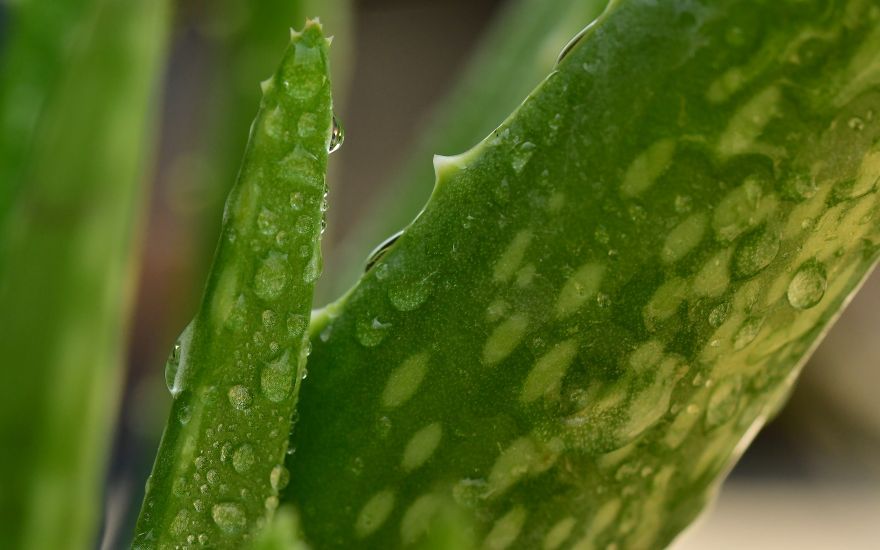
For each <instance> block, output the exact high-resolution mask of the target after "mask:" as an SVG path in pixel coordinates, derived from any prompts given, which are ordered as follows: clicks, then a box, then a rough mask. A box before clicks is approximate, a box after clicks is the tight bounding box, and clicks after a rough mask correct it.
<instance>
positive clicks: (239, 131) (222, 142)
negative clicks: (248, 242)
mask: <svg viewBox="0 0 880 550" xmlns="http://www.w3.org/2000/svg"><path fill="white" fill-rule="evenodd" d="M350 3H351V2H350V0H263V1H261V2H248V1H246V0H222V1H217V2H212V3H211V4H210V5H209V6H208V13H207V16H208V18H209V21H211V22H210V23H208V26H209V27H211V28H214V32H213V34H214V35H215V39H216V41H217V42H218V44H217V60H216V62H215V65H216V71H215V74H213V75H212V77H213V82H214V84H213V85H212V93H211V95H210V104H209V107H208V109H207V112H206V113H205V115H204V117H205V119H206V131H205V135H204V137H203V138H202V143H201V148H200V152H199V161H198V162H197V163H196V167H195V173H194V174H191V173H184V174H183V175H185V176H187V177H194V179H196V181H197V182H199V187H198V193H197V195H198V201H199V204H200V206H201V209H200V220H198V221H199V227H198V229H199V233H200V235H199V237H200V238H199V241H198V243H197V246H198V249H197V250H196V255H195V259H196V260H197V261H198V262H197V263H198V264H199V266H201V268H199V266H197V269H196V270H195V271H196V272H198V273H202V272H204V271H206V270H207V267H208V265H209V263H210V260H211V254H212V253H213V251H214V246H215V243H216V242H217V238H218V236H219V227H218V224H217V221H218V220H219V219H220V216H221V212H222V205H223V200H224V198H225V197H226V195H227V194H228V192H229V189H230V187H231V185H232V183H233V181H234V178H233V176H234V174H235V173H236V170H237V169H238V165H239V163H240V161H241V152H242V151H243V150H244V147H245V145H246V143H247V142H246V139H247V131H248V127H249V126H250V123H251V121H252V120H253V113H254V111H255V109H256V108H257V106H258V105H259V102H260V90H259V88H258V87H257V86H256V85H255V84H254V83H255V82H258V81H259V80H261V79H263V78H265V77H266V75H267V74H271V72H272V70H274V63H275V57H276V52H278V51H280V50H281V49H282V48H283V47H284V32H285V31H286V29H287V24H286V22H287V21H302V20H305V18H306V17H316V16H320V20H321V23H322V24H323V25H324V27H325V28H326V29H328V32H330V31H332V32H333V33H334V34H336V35H337V36H339V37H340V40H337V41H336V44H334V46H333V48H331V50H330V54H329V55H330V66H331V67H332V69H333V82H334V88H335V89H336V90H344V89H345V87H346V82H347V80H348V74H349V70H348V68H349V65H350V56H351V46H350V45H351V43H352V40H351V38H350V36H351V5H350ZM230 26H231V27H232V28H231V29H230V28H226V30H222V29H223V28H224V27H230ZM336 104H337V106H338V105H339V104H340V97H339V93H337V94H336ZM190 183H191V182H190Z"/></svg>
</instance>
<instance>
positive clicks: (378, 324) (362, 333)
mask: <svg viewBox="0 0 880 550" xmlns="http://www.w3.org/2000/svg"><path fill="white" fill-rule="evenodd" d="M390 328H391V323H383V322H382V321H380V320H379V318H378V317H373V318H364V319H359V320H358V321H357V324H356V326H355V335H356V336H357V339H358V342H360V343H361V345H362V346H364V347H368V348H372V347H375V346H378V345H379V344H380V343H381V342H382V340H384V339H385V336H386V335H387V333H388V329H390Z"/></svg>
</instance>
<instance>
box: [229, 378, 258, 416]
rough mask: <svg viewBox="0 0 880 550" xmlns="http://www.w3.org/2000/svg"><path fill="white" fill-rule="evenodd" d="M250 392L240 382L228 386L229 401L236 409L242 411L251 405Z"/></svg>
mask: <svg viewBox="0 0 880 550" xmlns="http://www.w3.org/2000/svg"><path fill="white" fill-rule="evenodd" d="M251 401H253V397H251V392H250V391H249V390H248V389H247V388H246V387H244V386H242V385H241V384H237V385H235V386H232V387H231V388H229V403H230V404H232V406H233V407H235V408H236V409H238V410H240V411H243V410H245V409H247V408H248V407H250V406H251Z"/></svg>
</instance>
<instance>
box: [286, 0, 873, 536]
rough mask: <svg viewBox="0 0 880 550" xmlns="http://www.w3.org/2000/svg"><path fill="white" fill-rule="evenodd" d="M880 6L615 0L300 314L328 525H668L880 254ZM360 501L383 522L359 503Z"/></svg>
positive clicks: (732, 453)
mask: <svg viewBox="0 0 880 550" xmlns="http://www.w3.org/2000/svg"><path fill="white" fill-rule="evenodd" d="M878 23H880V10H878V8H877V5H876V3H875V2H871V1H868V0H840V1H828V2H801V1H797V0H790V1H772V2H771V1H765V2H752V3H743V2H735V1H733V0H719V1H717V2H711V3H706V2H700V1H697V0H679V1H675V2H671V1H670V2H655V1H653V0H619V1H614V2H612V4H611V5H610V7H609V9H608V10H607V11H606V12H605V14H604V15H603V16H602V17H601V18H600V19H599V21H598V23H597V24H596V25H594V26H593V27H591V29H590V30H589V31H588V32H586V33H585V34H584V36H583V38H582V39H581V40H580V42H579V43H578V44H577V46H576V47H574V48H573V49H572V50H571V51H570V52H569V53H568V55H567V56H566V57H565V59H564V60H563V61H562V63H561V64H560V65H559V67H558V69H557V70H555V71H554V72H552V73H551V74H550V76H549V77H548V78H547V79H546V80H545V81H544V82H543V83H542V84H541V85H540V86H539V87H538V89H537V90H536V91H535V92H534V93H533V94H532V95H531V96H530V97H529V98H528V99H527V100H526V101H525V102H524V103H523V104H522V106H521V107H520V108H519V109H518V110H517V111H516V112H515V113H514V114H513V115H512V116H511V117H510V118H508V119H507V120H506V121H505V122H504V123H503V124H502V125H501V126H500V127H499V128H498V129H497V130H496V131H495V132H493V133H492V135H491V136H490V137H489V138H487V139H486V140H485V141H483V142H482V143H480V144H479V145H478V146H476V147H475V148H473V149H471V150H469V151H468V152H466V153H464V154H462V155H459V156H456V157H448V158H442V157H441V158H437V159H436V160H435V165H436V171H437V183H436V187H435V189H434V193H433V195H432V197H431V200H430V202H429V203H428V205H427V207H426V209H425V211H424V212H423V213H422V214H421V216H420V217H419V218H418V219H417V220H416V221H415V222H414V223H413V224H412V225H411V226H410V227H409V228H408V229H407V230H406V232H405V233H404V234H403V236H402V237H400V239H399V240H397V241H396V243H395V244H394V245H393V246H392V247H391V248H390V249H389V250H388V252H387V253H386V254H385V255H384V256H383V257H382V258H381V259H380V260H379V261H378V262H377V263H376V265H375V266H374V267H373V268H372V269H371V270H370V271H369V272H368V273H367V274H366V275H365V276H364V277H363V279H362V280H361V281H360V283H359V284H358V285H357V287H356V288H354V289H353V290H352V291H351V292H350V293H349V294H348V295H347V296H346V297H345V298H343V299H342V300H340V301H339V302H337V303H335V304H333V305H331V306H329V307H328V308H326V309H325V310H324V311H323V312H321V313H319V314H317V315H316V316H315V317H314V322H313V324H312V327H311V331H312V335H313V337H312V343H313V348H314V351H313V353H312V355H311V357H310V362H309V372H310V375H309V377H308V379H307V380H306V381H305V383H304V384H303V388H302V392H301V394H300V403H299V406H298V422H297V423H296V425H295V428H294V434H293V439H292V444H293V445H295V447H296V452H295V454H294V455H293V456H292V457H290V458H289V459H288V465H289V467H290V469H291V474H292V478H293V479H296V480H297V483H295V484H294V485H292V486H291V487H290V488H289V489H288V490H287V491H286V493H285V495H284V498H285V500H287V501H289V502H291V503H294V504H296V505H297V506H298V508H299V509H300V511H301V514H302V522H303V523H302V525H303V529H304V531H305V534H306V538H307V540H308V541H309V542H310V543H311V544H313V545H314V546H316V547H319V548H350V547H355V546H369V547H377V548H393V547H398V546H401V545H404V546H406V545H409V544H411V543H415V542H417V541H418V540H419V539H420V538H421V537H422V536H423V535H424V534H425V532H426V531H428V532H430V531H431V530H432V529H431V528H432V522H433V520H434V519H433V518H435V517H436V516H437V514H439V513H441V511H442V510H444V509H445V507H444V505H443V503H444V502H446V501H449V500H452V501H453V502H455V503H457V505H459V506H461V507H465V508H468V509H470V510H471V511H472V516H473V520H474V522H475V533H476V537H477V538H476V540H478V541H482V544H483V546H484V547H489V548H508V547H521V548H537V547H542V548H559V547H569V548H605V547H607V546H608V545H609V544H612V543H614V544H616V545H617V546H619V547H621V548H658V547H662V546H664V545H666V544H668V543H669V542H670V541H671V540H672V539H673V537H675V536H676V534H678V533H679V532H680V531H681V529H682V528H684V527H685V526H686V525H687V524H689V523H690V522H691V521H692V520H693V518H694V517H695V516H696V515H697V514H698V513H699V512H700V511H701V510H702V509H703V507H704V505H705V503H706V501H707V500H709V499H710V497H711V495H712V494H713V491H714V489H715V488H716V487H717V484H718V482H719V480H720V479H721V478H722V477H723V476H724V474H725V473H726V472H727V471H728V469H729V468H730V465H731V463H732V462H733V461H734V460H735V459H736V458H737V457H738V456H739V455H740V453H741V452H742V450H743V449H744V448H745V446H746V445H747V444H748V442H749V441H750V440H751V438H752V437H753V436H754V434H755V433H756V432H757V430H758V429H760V427H761V426H762V424H763V423H764V422H765V421H766V419H767V418H768V417H769V416H770V415H772V414H773V413H774V412H775V411H776V410H777V408H778V407H779V406H780V404H781V403H783V401H784V399H785V397H786V395H787V394H788V392H789V391H790V388H791V386H792V383H793V381H794V380H795V377H796V375H797V374H798V372H799V370H800V367H801V365H802V364H803V363H804V360H805V358H806V357H807V356H808V355H809V352H810V351H811V350H812V349H813V348H814V347H815V345H816V344H817V342H818V340H819V339H820V338H821V336H822V335H823V334H824V332H825V331H826V330H827V328H828V326H829V324H830V323H831V322H832V321H833V319H834V318H835V317H836V316H837V315H838V314H839V312H840V310H841V308H842V307H843V305H844V304H845V303H846V302H847V300H849V298H850V297H851V296H852V293H853V291H854V290H855V289H856V288H857V287H858V285H859V284H860V282H861V281H862V280H863V279H864V277H865V276H866V274H867V272H868V271H869V269H870V268H871V267H872V266H873V265H874V264H875V262H876V260H877V258H878V250H880V247H878V242H880V241H878V239H880V218H878V192H877V182H878V178H880V143H878V140H880V118H878V115H880V54H878V52H880V24H878ZM364 517H367V518H368V519H369V520H370V521H368V522H366V526H365V522H364V521H362V518H364Z"/></svg>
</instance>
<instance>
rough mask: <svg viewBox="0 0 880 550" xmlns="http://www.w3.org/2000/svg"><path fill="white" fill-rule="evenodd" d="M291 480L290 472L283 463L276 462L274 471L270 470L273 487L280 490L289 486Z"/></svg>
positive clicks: (270, 480) (270, 481)
mask: <svg viewBox="0 0 880 550" xmlns="http://www.w3.org/2000/svg"><path fill="white" fill-rule="evenodd" d="M289 482H290V472H288V471H287V468H285V467H284V466H282V465H281V464H276V465H275V467H274V468H272V471H271V472H269V483H270V484H271V485H272V489H274V490H276V491H280V490H281V489H284V488H285V487H287V484H288V483H289Z"/></svg>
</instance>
